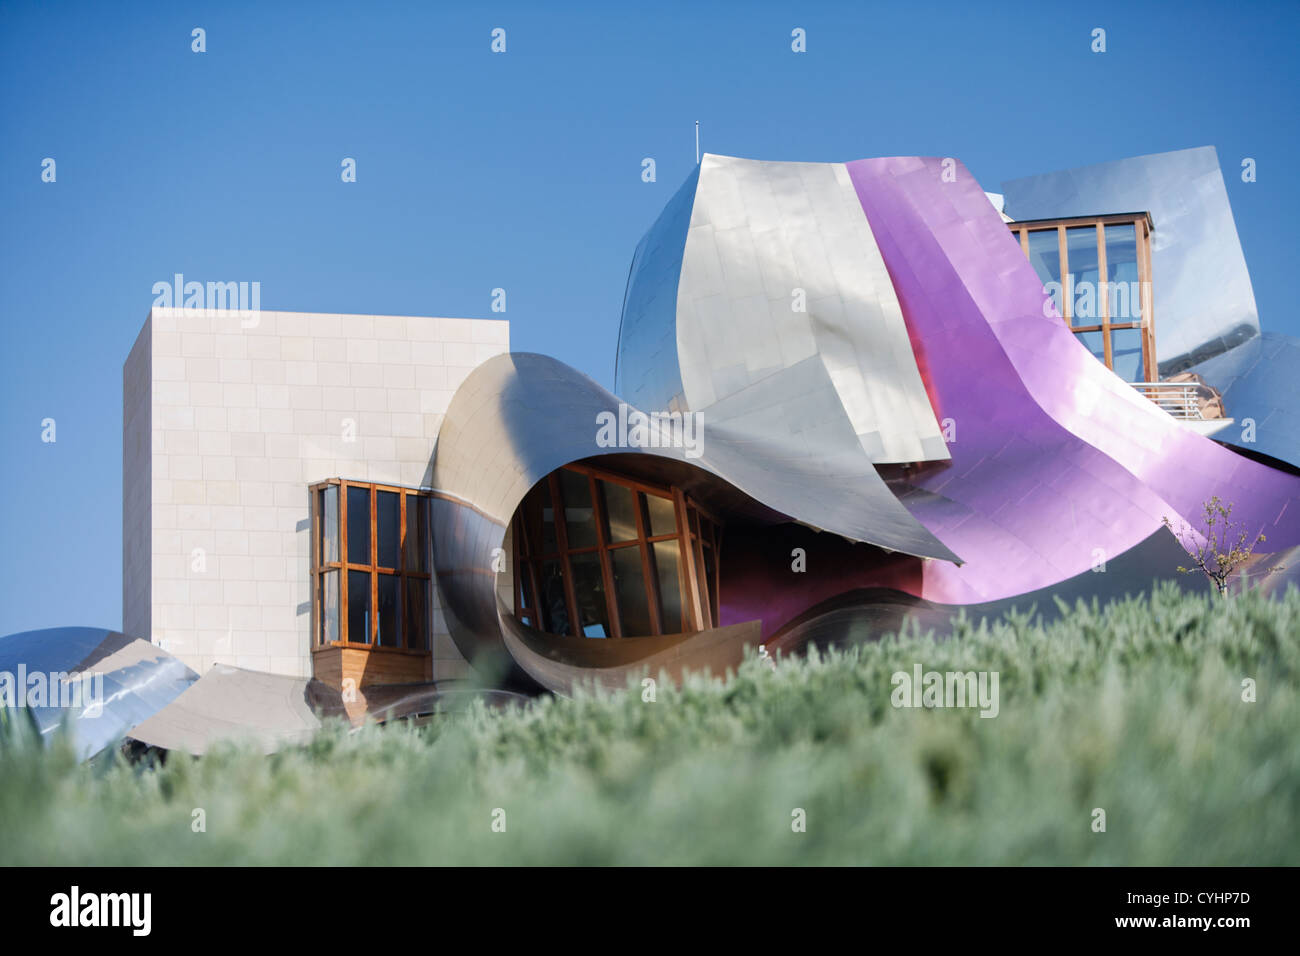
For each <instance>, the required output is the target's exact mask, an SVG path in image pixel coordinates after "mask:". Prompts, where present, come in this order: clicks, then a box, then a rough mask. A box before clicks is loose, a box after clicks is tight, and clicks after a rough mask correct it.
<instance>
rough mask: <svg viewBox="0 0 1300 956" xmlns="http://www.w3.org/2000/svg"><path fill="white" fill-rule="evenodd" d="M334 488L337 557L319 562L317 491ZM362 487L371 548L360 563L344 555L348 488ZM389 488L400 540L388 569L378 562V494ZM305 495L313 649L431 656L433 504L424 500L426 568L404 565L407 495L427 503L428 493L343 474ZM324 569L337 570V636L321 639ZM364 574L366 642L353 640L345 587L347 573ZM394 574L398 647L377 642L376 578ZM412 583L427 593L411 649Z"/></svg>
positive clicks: (321, 543) (321, 521)
mask: <svg viewBox="0 0 1300 956" xmlns="http://www.w3.org/2000/svg"><path fill="white" fill-rule="evenodd" d="M330 487H335V488H337V489H338V560H337V561H325V560H323V556H324V555H323V552H324V530H325V529H324V515H322V514H321V513H320V501H321V499H322V497H323V495H322V494H321V492H323V491H324V490H325V489H327V488H330ZM350 488H361V489H364V490H366V491H367V501H368V509H369V522H370V548H369V551H370V553H369V555H368V559H369V560H368V562H367V563H360V562H356V561H352V560H350V555H349V553H348V497H349V495H348V489H350ZM380 492H389V493H392V494H396V495H397V500H398V541H397V562H398V563H397V567H395V568H391V567H387V566H385V565H381V564H379V526H378V518H379V493H380ZM308 495H309V499H310V501H311V589H312V593H311V605H312V622H311V629H312V630H311V645H312V647H313V648H324V647H344V648H354V649H364V650H370V651H379V652H400V653H404V654H431V653H432V642H433V633H432V627H431V619H430V609H431V605H432V603H433V573H432V567H431V566H430V562H431V560H432V550H431V548H430V547H429V543H430V542H429V538H428V535H429V534H430V532H431V529H430V527H429V525H430V524H431V521H432V513H433V508H432V504H431V503H430V504H427V505H426V506H425V508H426V528H425V534H426V539H425V541H424V542H423V554H424V564H425V567H426V568H428V570H425V571H419V570H417V569H415V568H408V567H407V566H406V563H407V531H408V527H407V524H408V522H407V504H408V499H410V498H412V497H415V498H421V499H424V500H425V501H429V502H431V501H432V498H433V496H432V494H430V493H429V492H427V491H422V490H420V489H418V488H404V487H402V486H400V485H389V484H383V483H380V482H369V481H353V480H350V479H347V478H331V479H329V480H327V481H322V482H317V483H316V484H313V485H310V486H309V487H308ZM326 571H335V572H337V573H338V576H339V580H338V588H339V628H338V633H339V638H340V639H339V640H337V641H326V640H325V639H324V637H325V615H324V607H323V600H324V599H323V589H322V587H321V581H322V576H323V575H324V573H325V572H326ZM353 571H356V572H365V573H367V574H368V575H369V579H370V585H369V586H370V625H369V634H367V635H366V637H367V640H365V641H358V640H353V639H352V638H353V635H352V634H350V633H349V630H348V597H349V594H348V590H349V580H348V579H349V577H350V572H353ZM380 575H385V576H388V577H396V578H397V579H398V589H397V602H398V607H399V612H400V615H401V620H402V633H401V640H400V642H399V643H398V645H397V646H396V647H394V646H391V645H380V644H379V643H378V638H379V576H380ZM411 582H422V583H423V587H424V592H425V601H424V612H425V618H426V620H425V622H424V632H425V633H424V643H425V646H424V647H412V646H411V638H412V634H411V631H412V628H411V621H410V615H409V614H408V607H409V603H410V602H409V600H408V593H407V592H408V588H410V587H411V586H412V584H411Z"/></svg>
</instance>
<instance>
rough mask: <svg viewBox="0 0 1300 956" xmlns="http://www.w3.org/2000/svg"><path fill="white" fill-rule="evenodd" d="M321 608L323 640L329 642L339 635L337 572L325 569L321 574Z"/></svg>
mask: <svg viewBox="0 0 1300 956" xmlns="http://www.w3.org/2000/svg"><path fill="white" fill-rule="evenodd" d="M321 608H322V616H323V617H324V626H325V634H324V641H325V643H326V644H331V643H333V642H334V641H337V640H341V638H340V637H339V573H338V572H337V571H325V572H324V573H322V574H321Z"/></svg>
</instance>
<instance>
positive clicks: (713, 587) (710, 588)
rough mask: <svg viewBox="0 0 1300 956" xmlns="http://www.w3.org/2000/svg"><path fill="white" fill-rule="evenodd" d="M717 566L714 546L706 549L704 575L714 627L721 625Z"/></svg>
mask: <svg viewBox="0 0 1300 956" xmlns="http://www.w3.org/2000/svg"><path fill="white" fill-rule="evenodd" d="M716 568H717V561H716V557H715V555H714V553H713V548H711V547H710V548H705V549H704V577H705V581H706V587H707V593H708V595H709V608H710V610H711V612H712V614H713V625H714V627H718V626H719V621H718V588H717V580H718V579H717V578H716V577H715V576H714V573H715V570H716Z"/></svg>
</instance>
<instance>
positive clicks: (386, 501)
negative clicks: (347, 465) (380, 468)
mask: <svg viewBox="0 0 1300 956" xmlns="http://www.w3.org/2000/svg"><path fill="white" fill-rule="evenodd" d="M375 535H376V537H377V538H378V540H377V541H376V542H375V544H376V545H377V548H378V555H377V557H378V561H379V566H380V567H381V568H396V567H400V565H399V564H398V561H399V560H401V557H400V556H401V553H402V552H401V548H402V500H401V495H399V494H397V493H396V492H393V491H380V492H378V493H377V498H376V500H375Z"/></svg>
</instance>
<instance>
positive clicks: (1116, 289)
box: [1106, 223, 1142, 322]
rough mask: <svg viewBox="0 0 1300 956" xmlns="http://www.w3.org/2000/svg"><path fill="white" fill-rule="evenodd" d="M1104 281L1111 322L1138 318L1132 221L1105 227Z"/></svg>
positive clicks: (1134, 237)
mask: <svg viewBox="0 0 1300 956" xmlns="http://www.w3.org/2000/svg"><path fill="white" fill-rule="evenodd" d="M1106 277H1107V278H1106V281H1107V282H1108V283H1109V285H1107V287H1106V288H1107V295H1108V298H1109V312H1110V320H1111V321H1112V322H1138V321H1140V320H1141V319H1142V295H1141V287H1140V286H1139V285H1138V258H1137V227H1136V226H1134V225H1133V224H1132V223H1128V224H1124V223H1120V224H1119V225H1113V226H1107V227H1106Z"/></svg>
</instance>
